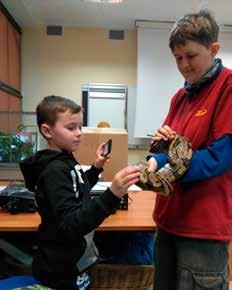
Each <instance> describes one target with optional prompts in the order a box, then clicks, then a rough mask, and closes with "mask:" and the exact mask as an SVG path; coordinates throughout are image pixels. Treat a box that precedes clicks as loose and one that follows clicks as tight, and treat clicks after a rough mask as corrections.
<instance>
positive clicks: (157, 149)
mask: <svg viewBox="0 0 232 290" xmlns="http://www.w3.org/2000/svg"><path fill="white" fill-rule="evenodd" d="M168 146H169V141H165V140H163V139H161V140H159V141H157V140H154V141H153V142H152V143H151V147H150V150H149V152H151V153H161V152H167V151H168Z"/></svg>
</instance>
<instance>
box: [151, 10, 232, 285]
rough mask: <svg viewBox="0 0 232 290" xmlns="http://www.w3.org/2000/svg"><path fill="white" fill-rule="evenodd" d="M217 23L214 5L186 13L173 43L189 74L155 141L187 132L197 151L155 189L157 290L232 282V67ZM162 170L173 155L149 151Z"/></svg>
mask: <svg viewBox="0 0 232 290" xmlns="http://www.w3.org/2000/svg"><path fill="white" fill-rule="evenodd" d="M218 31H219V28H218V25H217V23H216V22H215V20H214V19H213V17H212V16H211V15H210V13H209V12H208V11H200V12H199V13H197V14H188V15H185V16H184V17H182V18H180V19H179V20H178V21H177V22H176V24H175V25H174V28H173V30H172V31H171V35H170V39H169V45H170V48H171V51H172V53H173V55H174V57H175V59H176V64H177V67H178V70H179V71H180V73H181V74H182V75H183V77H184V79H185V84H184V88H181V89H180V90H179V91H178V92H177V93H176V94H175V95H174V96H173V98H172V101H171V105H170V110H169V113H168V115H167V117H166V119H165V121H164V123H163V125H162V127H161V128H159V129H158V130H157V132H156V133H155V136H154V138H153V139H154V140H161V139H163V140H169V141H170V140H172V139H173V133H174V132H177V133H178V134H180V135H182V136H184V137H185V138H187V140H189V141H190V142H191V144H192V147H193V150H194V153H193V157H192V160H191V163H190V166H189V169H188V171H187V173H186V174H185V175H184V176H183V177H182V178H181V180H180V181H178V182H176V183H175V185H174V192H173V194H172V195H169V196H163V195H159V194H157V199H156V206H155V210H154V214H153V217H154V220H155V222H156V224H157V237H156V251H155V279H154V290H191V289H208V290H209V289H211V290H216V289H217V290H218V289H229V288H228V287H229V286H228V285H229V284H228V266H227V264H228V246H229V241H230V240H231V239H232V170H231V168H232V161H231V160H232V158H231V153H232V135H231V134H232V118H231V116H230V114H231V113H230V112H232V71H231V70H229V69H227V68H225V67H224V66H223V65H222V62H221V60H220V59H218V58H216V55H217V52H218V50H219V48H220V45H219V43H218ZM149 157H150V159H149V160H148V167H149V170H150V171H156V170H158V169H160V168H161V167H163V165H164V164H165V163H167V154H165V153H159V154H152V155H151V156H149Z"/></svg>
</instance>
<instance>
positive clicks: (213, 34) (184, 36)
mask: <svg viewBox="0 0 232 290" xmlns="http://www.w3.org/2000/svg"><path fill="white" fill-rule="evenodd" d="M218 32H219V26H218V24H217V23H216V21H215V19H214V17H213V16H212V15H211V14H210V12H209V11H208V10H201V11H200V12H199V13H193V14H186V15H184V16H183V17H181V18H180V19H178V20H177V21H176V23H175V24H174V26H173V29H172V31H171V35H170V37H169V47H170V48H171V50H172V51H173V50H174V48H175V46H176V45H185V42H186V41H187V40H192V41H195V42H198V43H200V44H202V45H204V46H205V47H207V48H208V47H209V46H210V44H212V43H214V42H217V41H218Z"/></svg>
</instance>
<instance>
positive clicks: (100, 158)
mask: <svg viewBox="0 0 232 290" xmlns="http://www.w3.org/2000/svg"><path fill="white" fill-rule="evenodd" d="M104 145H105V143H101V144H100V145H99V147H98V149H97V152H96V156H97V158H96V160H95V162H94V166H95V167H97V168H103V167H104V165H105V163H106V162H109V160H110V154H108V155H106V156H105V157H104V156H102V151H103V146H104Z"/></svg>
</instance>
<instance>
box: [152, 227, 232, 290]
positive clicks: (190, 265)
mask: <svg viewBox="0 0 232 290" xmlns="http://www.w3.org/2000/svg"><path fill="white" fill-rule="evenodd" d="M155 241H156V242H155V275H154V287H153V290H206V289H207V290H229V281H228V280H229V278H228V256H229V254H228V247H229V243H227V242H221V241H216V240H206V239H195V238H186V237H180V236H176V235H172V234H169V233H167V232H165V231H163V230H160V229H158V230H157V233H156V239H155Z"/></svg>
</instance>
